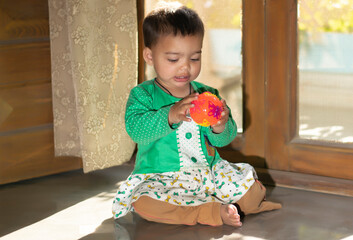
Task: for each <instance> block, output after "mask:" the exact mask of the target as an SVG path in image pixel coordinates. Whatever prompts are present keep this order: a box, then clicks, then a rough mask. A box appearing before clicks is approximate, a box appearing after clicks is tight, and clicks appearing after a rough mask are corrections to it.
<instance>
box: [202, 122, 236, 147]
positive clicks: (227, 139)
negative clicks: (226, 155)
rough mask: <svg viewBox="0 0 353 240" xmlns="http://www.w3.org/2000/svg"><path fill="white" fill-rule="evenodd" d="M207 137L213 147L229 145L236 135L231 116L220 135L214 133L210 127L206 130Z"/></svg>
mask: <svg viewBox="0 0 353 240" xmlns="http://www.w3.org/2000/svg"><path fill="white" fill-rule="evenodd" d="M206 131H207V133H206V134H207V137H208V140H209V141H210V143H211V144H212V145H213V146H215V147H224V146H227V145H228V144H230V143H231V142H232V141H233V139H234V138H235V137H236V135H237V125H236V123H235V121H234V120H233V118H232V117H231V115H230V116H229V120H228V122H227V123H226V127H225V129H224V131H223V132H221V133H214V132H213V131H212V128H211V127H208V128H207V130H206Z"/></svg>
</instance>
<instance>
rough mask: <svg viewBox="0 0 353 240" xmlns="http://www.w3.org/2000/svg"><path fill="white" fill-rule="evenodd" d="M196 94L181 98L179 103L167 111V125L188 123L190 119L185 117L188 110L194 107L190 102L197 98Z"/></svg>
mask: <svg viewBox="0 0 353 240" xmlns="http://www.w3.org/2000/svg"><path fill="white" fill-rule="evenodd" d="M198 95H199V94H198V93H193V94H190V95H189V96H187V97H186V98H183V99H182V100H180V101H179V102H177V103H175V104H174V105H173V106H172V107H171V108H170V111H169V115H168V122H169V125H172V124H177V123H179V122H181V121H187V122H190V121H191V119H190V118H188V117H186V115H187V113H188V111H189V109H190V108H192V107H194V104H192V103H191V102H192V101H194V100H196V99H197V98H198Z"/></svg>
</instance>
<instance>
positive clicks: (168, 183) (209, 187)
mask: <svg viewBox="0 0 353 240" xmlns="http://www.w3.org/2000/svg"><path fill="white" fill-rule="evenodd" d="M256 178H257V176H256V172H255V170H254V168H253V167H252V166H251V165H249V164H246V163H237V164H233V163H229V162H227V161H225V160H220V161H219V162H218V163H217V164H216V165H214V166H213V167H212V168H209V167H205V168H189V169H182V170H181V171H178V172H166V173H150V174H132V175H130V176H129V177H128V179H127V180H126V181H125V182H124V183H122V184H121V185H120V187H119V189H118V191H117V193H116V196H115V199H114V202H113V214H114V218H119V217H122V216H124V215H126V214H127V213H128V212H129V211H131V210H133V207H132V203H133V202H135V201H136V200H137V199H139V197H141V196H149V197H151V198H153V199H156V200H159V201H164V202H168V203H170V204H174V205H180V206H198V205H200V204H203V203H207V202H214V201H216V202H221V203H235V202H237V201H238V200H239V199H240V198H241V197H242V196H244V194H245V193H246V192H247V191H248V189H249V188H250V187H251V186H252V184H253V183H254V182H255V179H256Z"/></svg>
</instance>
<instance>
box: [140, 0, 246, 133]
mask: <svg viewBox="0 0 353 240" xmlns="http://www.w3.org/2000/svg"><path fill="white" fill-rule="evenodd" d="M172 1H173V0H171V1H165V2H172ZM158 2H159V1H158V0H145V14H148V13H149V12H150V11H151V10H152V9H153V8H154V7H155V5H156V4H157V3H158ZM179 2H180V3H182V4H184V5H185V6H188V7H190V8H192V9H195V10H196V11H197V12H198V14H199V15H200V17H201V18H202V20H203V22H204V24H205V30H206V32H205V38H204V42H203V49H202V70H201V73H200V76H199V77H198V79H197V81H199V82H202V83H205V84H207V85H209V86H212V87H214V88H217V89H218V90H219V92H220V94H221V96H222V97H223V98H224V99H225V100H226V101H227V104H228V106H229V107H230V108H231V111H232V114H233V118H234V119H235V121H236V123H237V125H238V132H242V129H243V123H242V122H243V117H242V115H243V110H242V75H241V72H242V56H241V46H242V44H241V41H242V37H241V18H242V5H241V1H234V0H217V1H216V0H205V1H200V0H180V1H179ZM225 6H226V7H225ZM153 77H154V72H153V70H152V69H151V68H148V69H147V71H146V78H147V79H151V78H153Z"/></svg>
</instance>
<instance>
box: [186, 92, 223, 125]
mask: <svg viewBox="0 0 353 240" xmlns="http://www.w3.org/2000/svg"><path fill="white" fill-rule="evenodd" d="M192 104H194V105H195V106H194V107H192V108H190V116H191V118H192V119H193V120H194V121H195V122H196V123H197V124H198V125H201V126H204V127H208V126H210V125H214V124H216V123H217V122H218V121H219V119H220V118H221V114H222V112H223V104H222V102H221V101H220V100H219V99H218V97H217V96H216V95H214V94H212V93H210V92H204V93H201V94H200V95H199V97H198V99H197V100H195V101H192Z"/></svg>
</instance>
